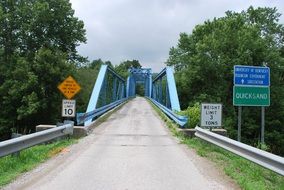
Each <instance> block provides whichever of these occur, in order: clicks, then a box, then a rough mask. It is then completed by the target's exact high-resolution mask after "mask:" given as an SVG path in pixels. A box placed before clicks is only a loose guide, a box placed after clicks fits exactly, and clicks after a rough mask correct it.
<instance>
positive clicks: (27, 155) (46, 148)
mask: <svg viewBox="0 0 284 190" xmlns="http://www.w3.org/2000/svg"><path fill="white" fill-rule="evenodd" d="M76 142H77V140H75V139H65V140H61V141H57V142H54V143H50V144H46V145H37V146H34V147H31V148H29V149H26V150H23V151H21V153H20V156H11V155H9V156H5V157H2V158H0V188H1V187H3V186H4V185H7V184H8V183H10V182H11V181H13V180H14V179H16V178H17V177H18V176H19V175H21V174H22V173H24V172H27V171H30V170H31V169H33V168H35V167H36V166H38V165H39V164H40V163H42V162H44V161H46V160H47V159H49V158H51V157H53V156H54V155H56V154H58V153H60V152H62V151H65V148H66V147H67V146H69V145H71V144H74V143H76Z"/></svg>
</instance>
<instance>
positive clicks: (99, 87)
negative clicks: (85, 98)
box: [77, 65, 127, 126]
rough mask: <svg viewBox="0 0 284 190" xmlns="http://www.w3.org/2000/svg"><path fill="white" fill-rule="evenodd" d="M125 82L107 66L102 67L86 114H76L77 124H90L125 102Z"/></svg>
mask: <svg viewBox="0 0 284 190" xmlns="http://www.w3.org/2000/svg"><path fill="white" fill-rule="evenodd" d="M126 100H127V98H126V82H125V80H124V79H123V78H122V77H121V76H120V75H118V74H117V73H116V72H115V71H114V70H113V69H112V68H111V67H109V66H108V65H102V66H101V68H100V71H99V74H98V76H97V80H96V83H95V85H94V88H93V91H92V94H91V98H90V100H89V103H88V107H87V110H86V113H77V124H82V123H84V125H85V126H88V125H90V124H91V122H92V120H93V118H95V117H98V116H100V115H102V114H103V113H105V112H107V111H109V110H110V109H112V108H114V107H116V106H118V105H119V104H121V103H123V102H124V101H126Z"/></svg>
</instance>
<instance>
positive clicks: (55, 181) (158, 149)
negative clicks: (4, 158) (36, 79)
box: [7, 98, 235, 190]
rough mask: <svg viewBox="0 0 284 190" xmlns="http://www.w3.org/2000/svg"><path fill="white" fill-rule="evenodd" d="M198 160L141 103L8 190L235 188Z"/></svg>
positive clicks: (130, 106)
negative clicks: (200, 166)
mask: <svg viewBox="0 0 284 190" xmlns="http://www.w3.org/2000/svg"><path fill="white" fill-rule="evenodd" d="M196 158H197V156H196V155H194V153H192V152H191V151H188V150H185V148H184V147H183V146H182V145H180V144H179V143H178V142H177V140H176V139H174V138H173V137H172V136H171V135H170V133H169V132H168V130H167V129H166V128H165V126H164V123H163V122H162V121H161V119H160V118H159V117H158V116H157V114H156V113H155V111H154V110H153V109H152V108H151V106H150V105H149V103H147V101H146V100H145V99H143V98H135V99H134V100H132V101H130V102H129V103H127V104H126V105H125V106H123V107H122V108H121V109H120V110H119V111H117V112H116V113H114V114H113V115H112V116H111V117H110V118H109V119H108V120H107V121H105V122H104V123H103V124H101V125H100V126H99V127H98V128H97V129H95V130H94V132H93V134H91V135H90V136H88V137H86V138H84V139H82V140H81V141H80V142H79V143H78V144H76V145H74V146H73V147H71V148H70V150H69V151H65V153H62V154H61V155H60V156H58V157H56V158H54V159H52V160H50V161H48V162H47V163H45V164H43V165H42V166H41V167H39V168H38V169H36V170H35V171H32V172H31V173H30V174H28V175H27V176H24V177H23V178H26V179H22V180H19V181H20V182H15V183H14V184H12V185H10V186H8V187H7V189H9V188H10V189H24V188H26V189H35V190H40V189H48V190H50V189H52V190H55V189H60V190H62V189H68V190H71V189H76V190H77V189H84V190H85V189H99V190H103V189H106V190H112V189H114V190H117V189H121V190H125V189H143V190H144V189H162V190H167V189H179V190H182V189H198V190H200V189H234V188H235V187H234V185H233V184H232V183H231V182H228V181H227V180H226V179H223V178H222V176H221V177H220V174H219V173H218V172H216V171H215V173H216V175H217V176H215V173H214V171H212V170H214V169H215V168H214V167H212V166H211V167H208V166H202V167H203V168H197V166H199V165H201V164H200V163H198V162H200V161H196V160H194V159H196ZM207 165H208V163H207ZM204 167H207V168H205V169H204ZM206 169H208V171H206ZM212 172H213V174H212ZM213 175H214V176H213ZM218 175H219V177H218Z"/></svg>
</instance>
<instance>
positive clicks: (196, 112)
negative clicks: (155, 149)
mask: <svg viewBox="0 0 284 190" xmlns="http://www.w3.org/2000/svg"><path fill="white" fill-rule="evenodd" d="M180 114H181V115H184V116H187V117H188V122H187V124H186V125H185V128H194V127H195V126H196V125H198V124H199V123H200V103H198V102H197V103H195V104H194V105H193V106H192V107H190V106H189V107H188V108H187V109H186V110H183V111H181V112H180Z"/></svg>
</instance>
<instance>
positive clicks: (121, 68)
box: [114, 59, 142, 79]
mask: <svg viewBox="0 0 284 190" xmlns="http://www.w3.org/2000/svg"><path fill="white" fill-rule="evenodd" d="M141 67H142V66H141V64H140V63H139V61H138V60H135V59H133V60H132V61H130V60H127V61H123V62H121V63H120V64H119V65H117V66H115V67H114V69H115V71H116V72H117V73H118V74H120V75H121V76H122V77H123V78H125V79H126V78H127V77H128V74H129V73H128V70H129V69H130V68H141Z"/></svg>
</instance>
